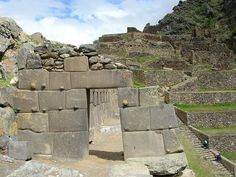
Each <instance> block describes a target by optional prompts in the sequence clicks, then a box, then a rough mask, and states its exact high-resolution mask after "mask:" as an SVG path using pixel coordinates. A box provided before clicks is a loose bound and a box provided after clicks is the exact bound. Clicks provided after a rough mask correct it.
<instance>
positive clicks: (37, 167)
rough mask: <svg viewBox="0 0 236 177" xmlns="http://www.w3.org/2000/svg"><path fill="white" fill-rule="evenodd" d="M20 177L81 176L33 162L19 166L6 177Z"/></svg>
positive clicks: (75, 172) (71, 171)
mask: <svg viewBox="0 0 236 177" xmlns="http://www.w3.org/2000/svg"><path fill="white" fill-rule="evenodd" d="M21 176H24V177H32V176H35V177H36V176H37V177H41V176H42V177H43V176H50V177H65V176H66V177H83V175H82V174H81V173H80V172H79V171H78V170H73V169H69V168H58V167H53V166H50V165H47V164H43V163H41V162H38V161H35V160H32V161H29V162H27V163H25V165H23V166H21V167H20V168H19V169H17V170H16V171H14V172H13V173H12V174H10V175H8V176H7V177H21Z"/></svg>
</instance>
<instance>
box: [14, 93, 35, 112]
mask: <svg viewBox="0 0 236 177" xmlns="http://www.w3.org/2000/svg"><path fill="white" fill-rule="evenodd" d="M13 108H14V109H15V110H17V111H18V112H21V113H30V112H38V111H39V104H38V93H37V92H35V91H27V90H17V91H16V92H15V94H14V97H13Z"/></svg>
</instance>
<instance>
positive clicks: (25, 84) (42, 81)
mask: <svg viewBox="0 0 236 177" xmlns="http://www.w3.org/2000/svg"><path fill="white" fill-rule="evenodd" d="M18 77H19V84H18V87H19V88H20V89H32V90H41V89H42V90H43V89H48V88H49V73H48V71H47V70H44V69H36V70H20V71H19V74H18Z"/></svg>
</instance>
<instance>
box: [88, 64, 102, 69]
mask: <svg viewBox="0 0 236 177" xmlns="http://www.w3.org/2000/svg"><path fill="white" fill-rule="evenodd" d="M90 69H91V70H102V69H103V65H102V64H101V63H96V64H93V65H92V66H91V67H90Z"/></svg>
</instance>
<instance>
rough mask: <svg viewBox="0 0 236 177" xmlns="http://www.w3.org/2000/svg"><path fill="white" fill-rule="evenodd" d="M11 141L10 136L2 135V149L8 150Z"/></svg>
mask: <svg viewBox="0 0 236 177" xmlns="http://www.w3.org/2000/svg"><path fill="white" fill-rule="evenodd" d="M9 141H10V138H9V136H7V135H2V134H1V136H0V149H7V145H8V143H9Z"/></svg>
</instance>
